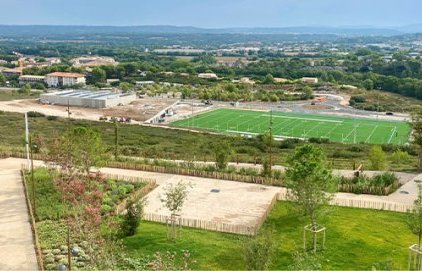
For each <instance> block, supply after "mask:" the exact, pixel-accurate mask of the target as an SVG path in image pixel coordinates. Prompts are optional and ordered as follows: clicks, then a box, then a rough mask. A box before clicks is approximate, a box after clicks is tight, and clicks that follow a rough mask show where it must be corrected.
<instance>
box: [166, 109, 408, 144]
mask: <svg viewBox="0 0 422 271" xmlns="http://www.w3.org/2000/svg"><path fill="white" fill-rule="evenodd" d="M270 120H271V116H270V113H269V112H262V111H250V110H234V109H217V110H214V111H212V112H207V113H204V114H200V115H198V116H194V117H192V118H188V119H184V120H179V121H176V122H174V123H173V125H174V126H181V127H193V128H199V129H208V130H214V131H218V132H222V133H229V134H250V135H258V134H262V133H265V132H266V131H267V130H268V127H269V123H270ZM272 121H273V133H274V136H275V137H296V138H312V137H313V138H329V139H330V140H331V141H335V142H344V143H359V142H363V143H370V144H404V143H406V142H408V139H409V134H410V127H409V125H408V124H407V123H405V122H398V121H385V120H375V119H364V118H348V117H337V116H330V115H319V114H315V115H311V114H298V113H284V112H273V116H272Z"/></svg>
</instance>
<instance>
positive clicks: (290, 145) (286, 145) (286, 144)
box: [279, 138, 300, 149]
mask: <svg viewBox="0 0 422 271" xmlns="http://www.w3.org/2000/svg"><path fill="white" fill-rule="evenodd" d="M299 142H300V140H299V139H298V138H287V139H285V140H283V141H281V142H280V145H279V148H280V149H294V148H295V147H296V145H297V144H298V143H299Z"/></svg>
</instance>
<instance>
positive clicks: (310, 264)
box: [289, 252, 323, 271]
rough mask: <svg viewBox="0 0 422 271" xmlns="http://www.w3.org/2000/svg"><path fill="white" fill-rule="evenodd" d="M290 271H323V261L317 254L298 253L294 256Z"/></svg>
mask: <svg viewBox="0 0 422 271" xmlns="http://www.w3.org/2000/svg"><path fill="white" fill-rule="evenodd" d="M289 270H312V271H318V270H323V269H322V266H321V259H320V258H319V257H318V256H317V255H315V254H308V253H306V252H304V253H301V252H296V253H294V254H293V263H292V265H290V266H289Z"/></svg>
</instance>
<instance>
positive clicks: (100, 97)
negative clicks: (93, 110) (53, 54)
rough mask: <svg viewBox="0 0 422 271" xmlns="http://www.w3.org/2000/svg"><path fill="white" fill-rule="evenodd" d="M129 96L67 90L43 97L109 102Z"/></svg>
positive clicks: (106, 92) (109, 92) (107, 92)
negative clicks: (109, 100)
mask: <svg viewBox="0 0 422 271" xmlns="http://www.w3.org/2000/svg"><path fill="white" fill-rule="evenodd" d="M129 94H130V93H129ZM129 94H126V93H124V94H121V93H114V92H111V91H90V90H66V91H59V92H53V93H48V94H43V95H48V96H61V97H74V98H85V99H96V100H107V99H114V98H117V97H121V96H126V95H129Z"/></svg>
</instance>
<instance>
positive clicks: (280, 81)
mask: <svg viewBox="0 0 422 271" xmlns="http://www.w3.org/2000/svg"><path fill="white" fill-rule="evenodd" d="M287 81H289V80H288V79H286V78H281V77H274V82H275V83H285V82H287Z"/></svg>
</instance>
